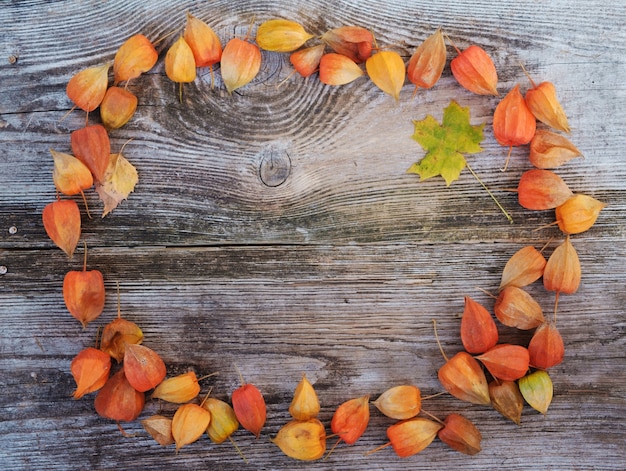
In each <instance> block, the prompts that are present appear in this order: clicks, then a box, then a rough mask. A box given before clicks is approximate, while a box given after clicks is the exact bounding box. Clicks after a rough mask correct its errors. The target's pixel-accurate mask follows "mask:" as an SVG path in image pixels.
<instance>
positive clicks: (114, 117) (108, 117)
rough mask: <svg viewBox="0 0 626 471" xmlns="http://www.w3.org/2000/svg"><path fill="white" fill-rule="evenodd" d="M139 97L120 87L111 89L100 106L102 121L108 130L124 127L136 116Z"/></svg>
mask: <svg viewBox="0 0 626 471" xmlns="http://www.w3.org/2000/svg"><path fill="white" fill-rule="evenodd" d="M136 109H137V97H136V96H135V95H133V94H132V93H131V92H129V91H128V90H126V89H124V88H120V87H109V89H108V90H107V92H106V95H104V99H103V100H102V104H101V105H100V119H101V120H102V124H104V125H105V126H106V127H107V128H108V129H117V128H121V127H122V126H124V125H125V124H126V123H127V122H128V121H129V120H130V118H132V117H133V115H134V114H135V110H136Z"/></svg>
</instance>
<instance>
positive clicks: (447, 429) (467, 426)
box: [437, 414, 483, 455]
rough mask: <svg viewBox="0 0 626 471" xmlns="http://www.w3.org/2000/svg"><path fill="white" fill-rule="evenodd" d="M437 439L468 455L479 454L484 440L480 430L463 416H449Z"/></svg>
mask: <svg viewBox="0 0 626 471" xmlns="http://www.w3.org/2000/svg"><path fill="white" fill-rule="evenodd" d="M437 437H438V438H439V440H441V441H442V442H444V443H445V444H446V445H448V446H449V447H450V448H452V449H454V450H456V451H458V452H460V453H464V454H466V455H475V454H476V453H478V452H479V451H480V442H481V441H482V438H483V437H482V435H481V433H480V431H479V430H478V428H477V427H476V426H475V425H474V424H473V423H472V422H471V421H470V420H469V419H467V418H465V417H463V416H462V415H461V414H449V415H448V416H447V417H446V418H445V419H444V421H443V428H442V429H441V430H439V432H437Z"/></svg>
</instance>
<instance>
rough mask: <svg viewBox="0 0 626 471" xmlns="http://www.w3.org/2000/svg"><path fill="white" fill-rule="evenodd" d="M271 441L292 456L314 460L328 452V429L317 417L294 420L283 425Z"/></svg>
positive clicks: (297, 458) (303, 459) (304, 459)
mask: <svg viewBox="0 0 626 471" xmlns="http://www.w3.org/2000/svg"><path fill="white" fill-rule="evenodd" d="M271 442H272V443H274V444H275V445H277V446H278V447H279V448H280V449H281V451H282V452H283V453H284V454H285V455H287V456H289V457H290V458H294V459H296V460H302V461H313V460H317V459H320V458H321V457H322V456H324V453H325V452H326V430H325V429H324V425H323V424H322V423H321V422H320V421H319V420H318V419H315V418H313V419H309V420H304V421H303V420H292V421H291V422H288V423H286V424H285V425H283V426H282V427H281V429H280V430H279V431H278V433H277V434H276V437H275V438H273V439H271Z"/></svg>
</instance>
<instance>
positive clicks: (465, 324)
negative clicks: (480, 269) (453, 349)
mask: <svg viewBox="0 0 626 471" xmlns="http://www.w3.org/2000/svg"><path fill="white" fill-rule="evenodd" d="M461 341H462V342H463V347H464V348H465V350H466V351H467V352H469V353H484V352H486V351H487V350H489V349H490V348H492V347H493V346H495V345H496V344H497V343H498V328H497V326H496V323H495V321H494V320H493V317H491V314H490V313H489V311H487V309H485V308H484V307H483V306H482V305H481V304H480V303H478V302H476V301H474V300H473V299H472V298H470V297H469V296H465V308H464V310H463V317H461Z"/></svg>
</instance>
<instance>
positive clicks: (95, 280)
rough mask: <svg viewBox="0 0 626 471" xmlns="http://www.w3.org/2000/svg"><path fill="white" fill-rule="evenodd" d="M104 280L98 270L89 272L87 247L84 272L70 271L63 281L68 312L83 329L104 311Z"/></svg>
mask: <svg viewBox="0 0 626 471" xmlns="http://www.w3.org/2000/svg"><path fill="white" fill-rule="evenodd" d="M104 296H105V289H104V279H103V277H102V273H101V272H100V271H98V270H89V271H88V270H87V245H86V244H85V260H84V263H83V270H82V271H75V270H72V271H68V272H67V273H66V274H65V278H64V279H63V299H64V300H65V305H66V306H67V310H68V311H70V314H72V316H73V317H74V318H76V319H77V320H79V321H80V323H81V324H82V325H83V328H85V327H87V324H88V323H90V322H91V321H93V320H95V319H97V318H98V317H99V316H100V314H102V311H103V310H104Z"/></svg>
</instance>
